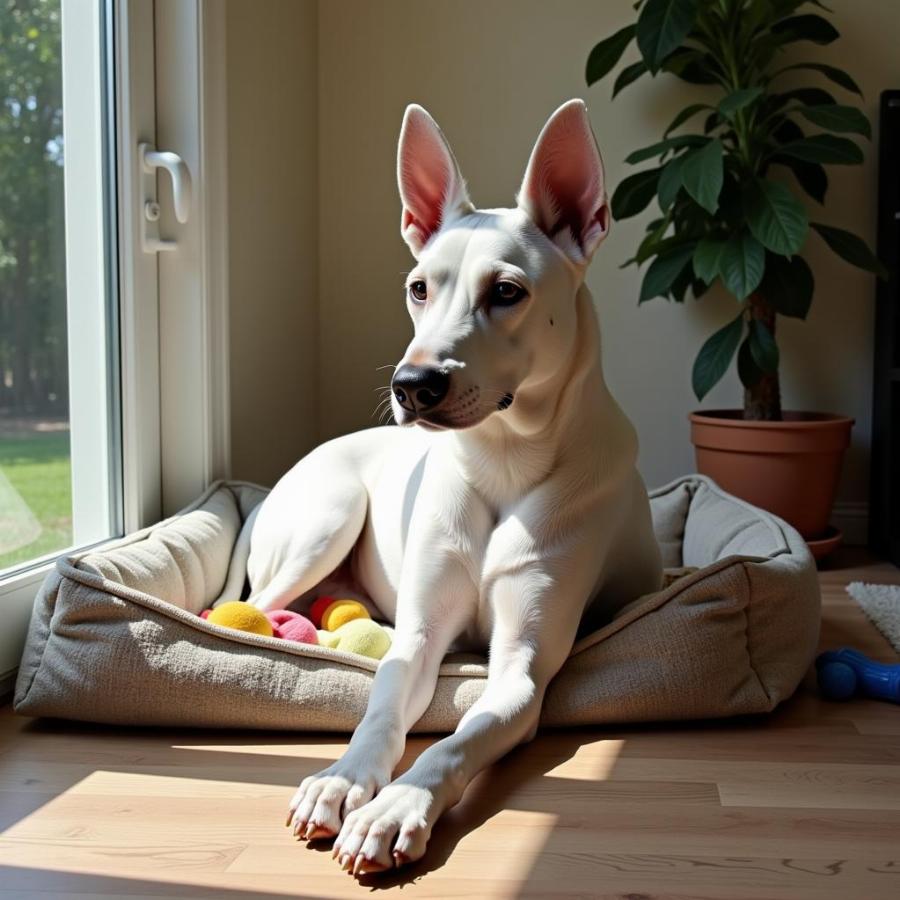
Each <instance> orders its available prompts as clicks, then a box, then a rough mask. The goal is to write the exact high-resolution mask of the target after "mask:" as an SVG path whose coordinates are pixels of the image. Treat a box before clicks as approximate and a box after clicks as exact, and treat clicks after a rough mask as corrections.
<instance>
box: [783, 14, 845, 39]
mask: <svg viewBox="0 0 900 900" xmlns="http://www.w3.org/2000/svg"><path fill="white" fill-rule="evenodd" d="M772 31H773V32H774V33H775V34H781V35H784V36H785V37H786V38H787V39H788V40H789V41H812V42H813V43H814V44H820V45H821V46H825V45H826V44H830V43H832V42H833V41H836V40H837V39H838V38H839V37H840V36H841V35H840V32H839V31H838V30H837V29H836V28H835V27H834V25H832V24H831V22H829V21H828V19H824V18H822V16H817V15H816V14H815V13H810V14H808V15H803V16H791V17H790V18H788V19H782V20H781V21H780V22H776V23H775V24H774V25H773V26H772Z"/></svg>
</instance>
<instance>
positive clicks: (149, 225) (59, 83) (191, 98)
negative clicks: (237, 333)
mask: <svg viewBox="0 0 900 900" xmlns="http://www.w3.org/2000/svg"><path fill="white" fill-rule="evenodd" d="M223 7H224V5H223V4H221V3H219V2H218V0H0V103H2V107H0V605H2V607H3V615H4V625H3V626H0V691H2V690H3V688H4V687H5V686H6V685H5V684H4V682H7V683H8V681H9V678H10V676H11V674H12V673H13V672H14V668H15V666H16V664H17V663H18V660H19V656H20V654H21V647H22V642H23V639H24V632H25V629H26V626H27V622H28V617H29V613H30V609H31V605H32V602H33V599H34V595H35V592H36V590H37V588H38V586H39V585H40V582H41V581H42V580H43V578H44V576H45V575H46V573H47V571H48V570H49V567H50V566H51V565H52V564H53V561H54V560H55V558H56V557H57V556H58V555H59V554H60V553H61V552H65V551H66V550H70V549H79V548H83V547H85V546H88V545H92V544H96V543H98V542H101V541H104V540H106V539H108V538H110V537H114V536H116V535H119V534H122V533H124V532H127V531H132V530H134V529H136V528H139V527H141V526H143V525H146V524H150V523H151V522H153V521H156V520H157V519H159V518H160V517H161V515H164V514H170V513H172V512H175V511H176V510H177V509H178V508H180V507H181V506H183V505H184V504H185V503H187V502H188V501H189V500H190V499H192V498H193V497H194V496H195V495H196V494H198V493H199V492H200V491H201V490H202V489H203V488H204V487H205V486H206V485H207V484H208V483H209V482H210V481H212V480H213V479H214V478H216V477H222V476H225V475H227V474H228V463H229V444H228V427H229V423H228V416H227V409H228V396H227V388H228V379H227V371H228V359H227V347H228V332H227V324H228V323H227V316H226V310H227V281H226V279H225V275H224V273H225V272H226V264H225V263H226V259H227V247H226V246H225V235H226V233H227V218H226V215H225V210H226V199H225V193H224V189H223V188H224V185H225V183H226V180H225V154H224V134H225V123H224V108H225V103H224V82H225V79H224V49H225V40H224V9H223ZM147 149H149V150H150V151H153V150H154V149H158V150H161V151H163V150H164V151H169V154H167V155H166V157H165V159H167V160H171V159H174V160H176V161H178V165H177V166H176V168H177V169H178V171H179V172H181V173H183V174H184V175H185V179H184V180H183V181H182V184H185V183H189V186H190V187H192V188H193V189H192V190H188V191H187V192H186V193H182V195H181V196H180V197H176V196H174V195H173V181H172V180H171V179H170V178H169V176H168V175H167V174H166V170H165V168H162V169H157V168H153V167H145V166H144V165H143V162H144V161H145V160H146V159H147V158H148V157H147V156H146V154H143V153H142V151H143V150H147ZM176 206H177V207H178V215H176V213H175V210H176Z"/></svg>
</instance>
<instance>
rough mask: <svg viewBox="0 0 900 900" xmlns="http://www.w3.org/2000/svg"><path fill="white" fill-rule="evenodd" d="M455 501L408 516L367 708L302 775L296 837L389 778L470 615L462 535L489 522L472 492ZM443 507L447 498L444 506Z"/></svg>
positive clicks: (333, 827)
mask: <svg viewBox="0 0 900 900" xmlns="http://www.w3.org/2000/svg"><path fill="white" fill-rule="evenodd" d="M445 481H446V479H445ZM444 486H445V485H444ZM456 500H457V502H458V504H459V508H458V509H457V510H456V512H457V513H458V516H449V517H448V516H446V515H441V516H440V518H438V517H437V516H434V515H430V514H422V515H417V516H414V518H413V521H412V523H411V525H410V532H411V534H412V535H414V537H412V538H411V540H410V547H409V550H408V553H407V556H406V558H405V559H404V566H403V574H402V577H401V582H400V588H399V590H398V594H397V612H396V627H395V631H394V639H393V641H392V644H391V648H390V650H389V651H388V653H387V654H386V656H385V657H384V659H382V660H381V663H380V665H379V667H378V671H377V672H376V673H375V679H374V681H373V683H372V691H371V694H370V696H369V703H368V706H367V708H366V714H365V716H364V717H363V719H362V721H361V722H360V724H359V725H358V726H357V728H356V731H354V733H353V737H352V738H351V740H350V744H349V746H348V748H347V750H346V752H345V753H344V755H343V756H342V757H341V759H339V760H338V761H337V762H335V763H334V764H333V765H331V766H329V767H328V768H327V769H325V770H324V771H323V772H320V773H318V774H317V775H312V776H310V777H308V778H306V779H304V780H303V782H302V784H301V785H300V787H299V788H298V790H297V792H296V793H295V795H294V798H293V800H292V801H291V805H290V810H289V812H288V824H289V825H291V826H293V829H294V833H295V834H296V835H298V836H300V837H304V838H314V837H327V836H331V835H334V834H337V832H338V830H339V829H340V827H341V822H342V819H343V818H344V816H346V815H347V814H349V813H351V812H352V811H353V810H356V809H358V808H359V807H361V806H363V804H365V803H366V802H368V801H369V800H371V799H372V797H373V796H374V795H375V794H376V793H377V792H378V791H379V790H380V789H381V788H383V787H384V786H385V785H386V784H387V783H388V782H389V781H390V778H391V774H392V772H393V770H394V767H395V766H396V765H397V763H398V762H399V761H400V758H401V757H402V755H403V749H404V746H405V739H406V734H407V732H408V731H409V729H410V728H411V727H412V725H413V724H415V722H416V721H417V720H418V719H419V718H421V716H422V714H423V713H424V712H425V710H426V709H427V708H428V704H429V703H430V702H431V698H432V696H433V695H434V689H435V685H436V684H437V678H438V669H439V668H440V664H441V661H442V659H443V657H444V655H445V653H446V652H447V650H448V648H449V647H450V644H451V643H452V641H453V640H454V638H456V637H457V636H458V635H459V634H460V632H461V631H462V630H463V629H464V628H465V626H466V624H467V623H468V622H470V621H471V620H472V618H473V617H474V612H475V605H476V602H477V598H478V589H477V586H476V581H475V579H474V577H473V563H472V556H471V555H470V554H466V553H465V552H461V549H464V548H461V546H460V538H461V537H463V538H464V539H465V540H470V539H472V538H474V539H475V542H476V545H477V544H478V542H479V540H480V541H483V540H484V538H485V535H486V534H487V532H488V531H489V528H490V524H491V521H490V516H489V514H488V513H487V511H486V510H485V509H484V508H483V507H482V506H481V505H480V504H479V503H478V502H477V501H476V500H475V499H474V498H472V497H470V496H469V497H467V496H465V494H464V493H460V494H457V495H456ZM448 505H449V504H448V503H447V502H446V500H445V501H444V503H443V509H445V510H446V509H447V508H448ZM425 508H426V509H435V508H437V509H441V508H442V507H441V506H435V505H434V504H431V505H430V506H425ZM457 519H458V520H459V521H466V522H468V523H469V525H470V531H469V532H468V533H467V534H466V535H462V536H461V535H460V534H458V533H453V531H452V529H451V528H448V525H447V521H448V520H449V521H455V520H457ZM474 567H477V561H476V563H475V564H474Z"/></svg>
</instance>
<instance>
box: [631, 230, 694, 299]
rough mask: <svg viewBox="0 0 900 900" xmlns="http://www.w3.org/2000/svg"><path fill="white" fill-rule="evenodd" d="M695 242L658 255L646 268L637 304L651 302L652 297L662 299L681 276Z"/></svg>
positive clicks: (692, 252)
mask: <svg viewBox="0 0 900 900" xmlns="http://www.w3.org/2000/svg"><path fill="white" fill-rule="evenodd" d="M694 246H695V242H694V241H691V242H690V243H689V244H682V245H680V246H678V247H672V248H670V249H669V250H666V251H665V252H663V253H660V254H659V256H657V257H656V259H654V260H653V262H652V263H650V265H649V266H648V267H647V272H646V274H645V275H644V281H643V283H642V284H641V295H640V298H639V299H638V303H644V302H645V301H647V300H652V299H653V298H654V297H664V296H665V295H666V294H667V293H668V292H669V289H670V288H671V287H672V283H673V282H674V281H675V279H676V278H677V277H678V276H679V275H680V274H681V272H682V270H683V269H684V267H685V266H686V265H687V264H688V262H689V260H690V258H691V257H692V256H693V255H694Z"/></svg>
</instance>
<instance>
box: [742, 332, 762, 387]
mask: <svg viewBox="0 0 900 900" xmlns="http://www.w3.org/2000/svg"><path fill="white" fill-rule="evenodd" d="M737 369H738V378H740V379H741V384H742V385H743V386H744V387H745V388H752V387H754V386H755V385H757V384H759V380H760V379H761V378H762V377H763V372H762V370H761V369H760V368H759V367H758V366H757V365H756V363H755V362H754V361H753V354H752V353H751V352H750V336H749V335H748V336H747V337H745V338H744V340H743V341H742V342H741V349H740V350H738V358H737Z"/></svg>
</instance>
